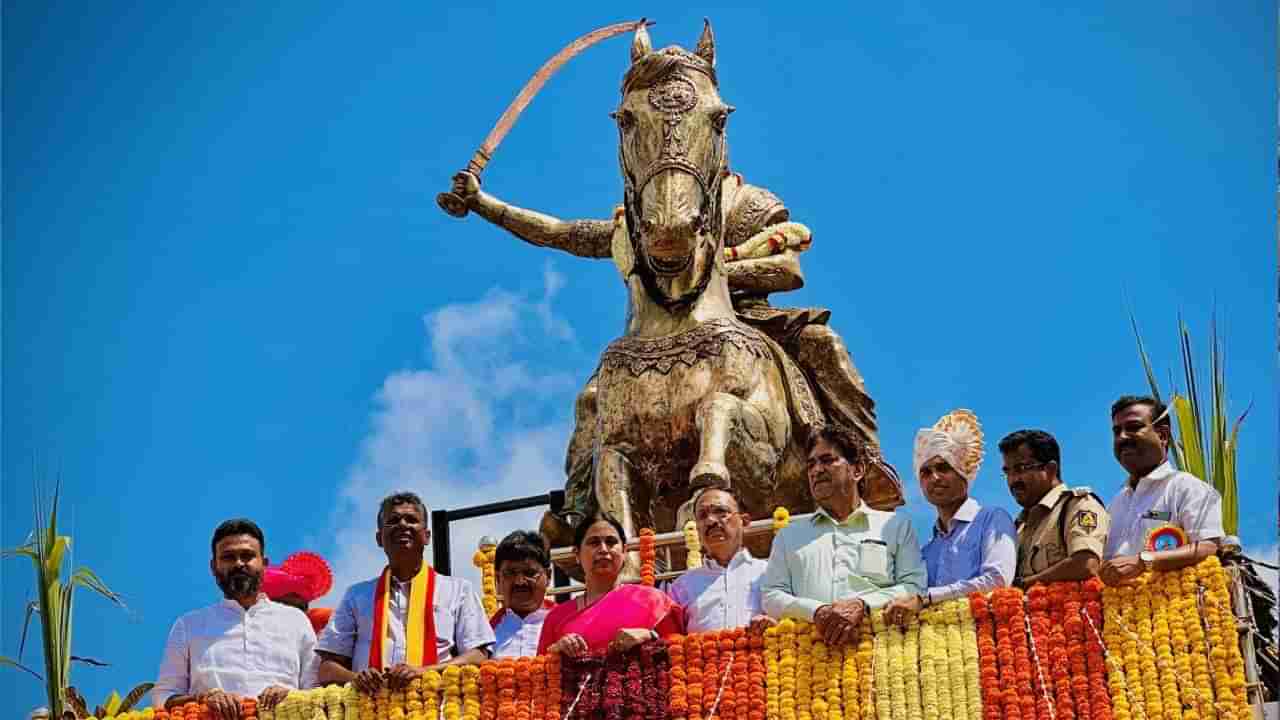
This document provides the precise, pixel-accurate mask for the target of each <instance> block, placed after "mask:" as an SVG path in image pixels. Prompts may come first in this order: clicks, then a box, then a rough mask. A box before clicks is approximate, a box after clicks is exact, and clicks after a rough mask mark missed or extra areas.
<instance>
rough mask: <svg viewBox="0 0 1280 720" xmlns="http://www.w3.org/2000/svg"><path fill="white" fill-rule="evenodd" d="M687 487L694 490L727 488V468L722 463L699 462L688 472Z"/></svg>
mask: <svg viewBox="0 0 1280 720" xmlns="http://www.w3.org/2000/svg"><path fill="white" fill-rule="evenodd" d="M689 485H690V486H691V487H696V488H704V487H719V488H727V487H729V468H727V467H725V466H724V463H718V462H706V461H704V462H700V463H698V464H697V465H694V466H693V470H690V471H689Z"/></svg>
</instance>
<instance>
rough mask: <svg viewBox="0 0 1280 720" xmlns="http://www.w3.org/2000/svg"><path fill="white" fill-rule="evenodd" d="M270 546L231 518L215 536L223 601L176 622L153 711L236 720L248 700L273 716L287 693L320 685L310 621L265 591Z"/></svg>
mask: <svg viewBox="0 0 1280 720" xmlns="http://www.w3.org/2000/svg"><path fill="white" fill-rule="evenodd" d="M265 546H266V543H265V542H264V538H263V534H262V530H261V529H260V528H259V527H258V526H257V525H256V524H255V523H254V522H253V521H251V520H245V519H243V518H241V519H235V520H228V521H226V522H224V523H222V524H221V525H219V526H218V528H217V529H216V530H214V532H213V541H212V543H211V548H212V554H213V558H212V559H211V560H210V561H209V569H210V570H211V571H212V572H213V577H214V579H215V580H216V581H217V583H218V587H219V588H221V590H222V594H223V596H224V598H225V599H224V600H223V601H222V602H220V603H218V604H216V605H210V606H209V607H206V608H201V609H200V610H193V611H191V612H189V613H187V614H185V615H183V616H182V617H180V618H178V620H177V622H175V623H174V624H173V629H172V630H170V631H169V639H168V641H167V642H166V643H165V648H164V659H163V660H162V661H161V663H160V672H159V673H158V677H157V679H156V685H155V688H154V689H153V690H152V694H151V697H152V700H153V702H154V703H155V704H156V705H158V706H162V707H166V708H169V707H173V706H175V705H182V704H184V703H188V702H203V703H205V704H207V705H208V706H209V707H210V708H211V709H212V710H213V712H214V714H215V716H216V717H218V718H221V719H222V720H235V718H238V717H240V701H241V700H242V699H244V698H246V697H256V698H258V702H259V707H261V708H262V709H264V710H269V709H271V708H272V707H274V706H275V705H276V704H277V703H278V702H280V701H281V700H282V699H284V697H285V696H286V695H288V694H289V691H290V690H301V689H306V688H309V687H311V686H312V685H314V684H315V682H316V672H317V664H318V659H317V657H316V654H315V647H316V637H315V632H314V631H313V630H312V629H311V622H310V621H309V620H307V616H306V615H304V614H303V613H302V611H300V610H298V609H297V608H292V607H289V606H287V605H281V604H279V603H275V602H272V601H271V600H270V599H268V598H267V596H266V594H265V593H263V592H261V586H262V574H263V570H264V568H265V567H266V564H267V558H266V556H265V555H264V549H265Z"/></svg>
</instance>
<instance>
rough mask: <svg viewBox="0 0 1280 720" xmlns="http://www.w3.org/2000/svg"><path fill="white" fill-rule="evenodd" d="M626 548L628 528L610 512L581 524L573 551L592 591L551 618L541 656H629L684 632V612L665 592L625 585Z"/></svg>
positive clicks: (541, 643) (556, 610) (562, 606)
mask: <svg viewBox="0 0 1280 720" xmlns="http://www.w3.org/2000/svg"><path fill="white" fill-rule="evenodd" d="M626 545H627V536H626V534H625V533H624V532H623V530H622V524H621V523H619V522H618V521H617V520H616V519H614V518H613V517H611V516H609V515H607V514H599V515H596V516H594V517H590V518H587V519H585V520H583V521H582V523H581V524H579V525H578V527H577V529H576V530H575V531H574V536H573V549H574V551H575V552H576V553H577V554H578V562H579V563H581V565H582V571H583V574H584V576H585V578H586V585H587V590H586V592H584V593H583V594H582V595H579V596H578V597H576V598H574V599H572V600H569V601H568V602H563V603H560V604H559V605H557V606H555V608H554V609H552V610H551V612H550V614H548V615H547V619H546V620H545V621H544V622H543V624H542V637H541V639H539V641H538V654H539V655H542V654H544V653H549V652H550V653H560V654H563V655H568V656H570V657H577V656H579V655H583V654H586V653H589V652H602V651H612V652H625V651H627V650H630V649H631V648H633V647H635V646H637V645H640V644H641V643H644V642H645V641H647V640H655V639H657V638H659V637H662V636H665V635H673V634H677V633H683V632H684V611H683V610H682V609H681V608H680V606H679V605H677V604H676V603H675V602H673V601H672V600H671V598H669V597H667V596H666V594H665V593H663V592H661V591H659V590H655V589H654V588H651V587H646V586H644V585H624V584H622V583H620V582H619V580H620V576H621V573H622V565H623V562H624V559H625V557H626Z"/></svg>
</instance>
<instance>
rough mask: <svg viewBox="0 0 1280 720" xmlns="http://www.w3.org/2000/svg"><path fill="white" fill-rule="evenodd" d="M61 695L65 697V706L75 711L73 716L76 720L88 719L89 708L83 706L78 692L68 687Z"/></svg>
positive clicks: (82, 699) (82, 698) (83, 703)
mask: <svg viewBox="0 0 1280 720" xmlns="http://www.w3.org/2000/svg"><path fill="white" fill-rule="evenodd" d="M63 694H64V696H65V697H66V700H67V704H68V705H70V706H71V707H72V708H73V709H74V710H75V716H76V717H77V718H87V717H89V706H88V705H86V704H85V702H84V696H83V695H81V694H80V691H79V690H76V689H75V687H73V686H70V685H68V686H67V689H66V692H65V693H63Z"/></svg>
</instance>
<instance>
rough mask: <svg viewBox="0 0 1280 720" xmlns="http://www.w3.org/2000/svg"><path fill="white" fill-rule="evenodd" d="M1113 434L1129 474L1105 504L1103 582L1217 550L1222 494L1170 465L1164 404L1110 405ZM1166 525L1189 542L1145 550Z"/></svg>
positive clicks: (1130, 399) (1138, 400) (1145, 400)
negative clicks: (1107, 517) (1108, 520)
mask: <svg viewBox="0 0 1280 720" xmlns="http://www.w3.org/2000/svg"><path fill="white" fill-rule="evenodd" d="M1111 435H1112V439H1113V447H1114V450H1115V455H1116V460H1118V461H1120V465H1121V466H1123V467H1124V469H1125V470H1127V471H1128V473H1129V479H1128V481H1127V482H1126V483H1125V486H1124V488H1123V489H1121V490H1120V492H1119V493H1118V494H1117V495H1116V496H1115V498H1114V499H1113V500H1112V501H1111V504H1110V505H1108V506H1107V513H1108V514H1109V515H1110V516H1111V531H1110V533H1109V534H1108V536H1107V545H1106V548H1105V549H1104V550H1103V563H1102V567H1101V568H1099V570H1098V576H1099V577H1101V578H1102V581H1103V582H1105V583H1107V584H1108V585H1118V584H1121V583H1123V582H1124V581H1126V580H1129V579H1130V578H1133V577H1137V576H1138V575H1141V574H1142V573H1143V572H1144V571H1147V570H1161V571H1167V570H1177V569H1179V568H1184V567H1187V566H1188V565H1194V564H1196V563H1198V562H1200V561H1201V560H1203V559H1204V558H1207V557H1209V556H1210V555H1213V554H1215V553H1217V552H1218V542H1219V541H1220V540H1221V539H1222V537H1223V536H1224V535H1225V534H1226V533H1224V532H1223V529H1222V497H1221V496H1220V495H1218V491H1217V490H1215V489H1213V487H1212V486H1210V485H1209V484H1208V483H1206V482H1204V481H1203V480H1201V479H1200V478H1197V477H1196V476H1194V475H1191V474H1190V473H1185V472H1179V471H1177V470H1175V469H1174V468H1173V466H1172V465H1171V464H1170V463H1169V461H1168V453H1169V442H1170V440H1171V438H1172V437H1173V426H1172V424H1171V423H1170V421H1169V413H1168V410H1167V408H1165V406H1164V405H1163V404H1162V403H1160V402H1159V401H1158V400H1156V399H1154V398H1151V397H1138V396H1133V395H1126V396H1124V397H1122V398H1120V399H1119V400H1117V401H1116V402H1115V404H1114V405H1112V406H1111ZM1164 525H1173V526H1176V527H1178V528H1181V530H1182V531H1183V533H1185V534H1186V536H1187V544H1186V545H1183V546H1182V547H1178V548H1173V549H1167V550H1154V549H1148V547H1147V540H1148V536H1149V534H1150V533H1151V532H1153V531H1155V530H1158V529H1159V528H1160V527H1161V526H1164Z"/></svg>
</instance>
